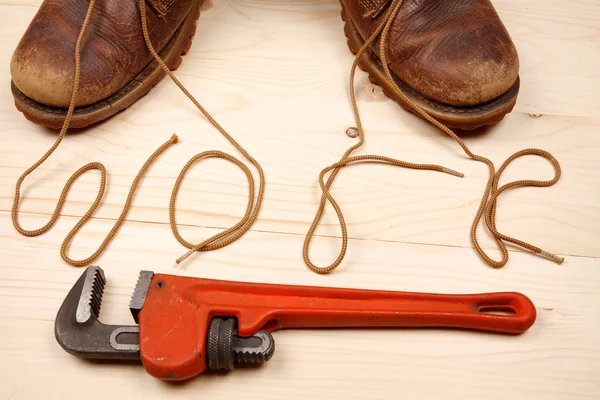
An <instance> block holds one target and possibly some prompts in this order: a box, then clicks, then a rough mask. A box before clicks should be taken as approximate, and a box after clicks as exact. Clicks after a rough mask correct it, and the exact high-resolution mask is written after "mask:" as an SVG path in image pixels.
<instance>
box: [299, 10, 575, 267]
mask: <svg viewBox="0 0 600 400" xmlns="http://www.w3.org/2000/svg"><path fill="white" fill-rule="evenodd" d="M402 2H403V0H393V1H391V2H390V1H387V2H385V3H384V5H385V6H387V5H389V8H388V11H387V13H386V14H385V16H384V17H383V18H382V22H381V23H380V25H379V26H378V27H377V29H376V30H375V31H374V32H373V34H372V35H371V36H370V37H369V39H368V40H367V41H365V43H364V45H363V46H362V47H361V48H360V50H359V51H358V53H357V54H356V57H355V59H354V62H353V64H352V68H351V70H350V100H351V103H352V109H353V112H354V119H355V121H356V128H357V130H358V137H359V141H358V143H357V144H355V145H354V146H352V147H350V148H349V149H348V150H347V151H346V152H345V153H344V155H343V156H342V158H341V159H340V161H339V162H337V163H335V164H333V165H331V166H329V167H327V168H325V169H324V170H323V171H321V174H320V175H319V183H320V186H321V191H322V196H321V201H320V203H319V207H318V209H317V212H316V214H315V218H314V220H313V222H312V224H311V226H310V228H309V230H308V233H307V234H306V237H305V240H304V246H303V249H302V256H303V258H304V262H305V264H306V265H307V267H308V268H309V269H311V270H312V271H314V272H316V273H319V274H327V273H330V272H331V271H333V270H334V269H336V268H337V267H338V266H339V265H340V264H341V263H342V260H343V259H344V256H345V254H346V250H347V248H348V233H347V227H346V222H345V219H344V215H343V213H342V210H341V209H340V207H339V205H338V203H337V202H336V201H335V200H334V198H333V196H332V195H331V193H330V192H329V190H330V189H331V186H332V185H333V182H334V180H335V177H336V176H337V174H338V173H339V171H340V170H341V169H342V168H343V167H345V166H346V165H348V164H351V163H357V162H365V161H378V162H382V163H385V164H390V165H394V166H402V167H408V168H415V169H432V170H437V171H442V172H449V171H452V170H448V169H445V168H443V167H438V166H426V167H423V166H418V167H417V166H416V165H418V164H409V163H406V162H403V161H400V160H396V159H390V158H386V157H381V156H373V155H369V156H357V157H350V155H351V154H352V153H353V152H354V151H355V150H357V149H358V148H360V147H361V146H362V145H363V143H364V141H365V137H364V130H363V126H362V123H361V119H360V113H359V110H358V105H357V102H356V97H355V88H354V77H355V74H356V67H357V66H358V62H359V60H360V58H361V57H362V55H363V54H364V53H365V52H366V51H367V50H368V49H369V46H370V45H371V44H372V43H373V42H375V41H376V40H377V39H379V54H380V57H381V64H382V65H383V69H384V71H385V75H386V78H387V80H388V81H389V82H390V83H391V84H392V86H393V88H392V89H393V92H394V94H395V95H397V96H400V97H402V98H403V100H404V101H406V102H407V103H408V104H409V105H410V106H411V107H412V108H413V109H414V110H415V112H416V113H418V114H419V115H420V116H421V117H423V118H424V119H425V120H427V121H429V122H430V123H432V124H433V125H435V126H436V127H437V128H439V129H440V130H441V131H443V132H444V133H446V134H447V135H448V136H450V137H451V138H452V139H454V140H455V141H456V142H457V143H458V145H459V146H460V147H461V148H462V149H463V151H464V152H465V153H466V154H467V155H468V156H469V157H470V158H471V159H473V160H475V161H479V162H482V163H484V164H486V165H487V166H488V168H489V179H488V182H487V185H486V188H485V191H484V192H483V198H482V200H481V203H480V205H479V209H478V210H477V213H476V214H475V219H474V220H473V224H472V225H471V242H472V243H473V247H474V248H475V250H476V251H477V253H478V254H479V255H480V256H481V258H482V259H483V260H484V261H485V262H486V263H487V264H488V265H490V266H491V267H494V268H501V267H503V266H504V265H506V263H507V262H508V258H509V254H508V250H507V248H506V244H505V242H510V243H513V244H516V245H518V246H520V247H522V248H524V249H526V250H529V251H530V252H532V253H534V254H538V255H540V256H542V257H545V258H548V259H550V260H552V261H554V262H556V263H558V264H562V262H563V261H564V259H563V258H562V257H559V256H557V255H555V254H552V253H549V252H547V251H544V250H542V249H541V248H539V247H537V246H534V245H532V244H529V243H527V242H524V241H522V240H519V239H515V238H513V237H510V236H507V235H504V234H502V233H500V232H498V230H497V228H496V204H497V201H498V197H499V196H500V194H502V193H504V192H505V191H507V190H509V189H514V188H517V187H525V186H536V187H547V186H552V185H554V184H555V183H556V182H557V181H558V180H559V178H560V175H561V168H560V164H559V163H558V161H557V160H556V159H555V158H554V157H553V156H552V155H551V154H550V153H548V152H547V151H544V150H540V149H532V148H529V149H524V150H521V151H518V152H516V153H515V154H513V155H512V156H510V157H509V158H508V159H507V160H506V161H505V162H504V164H502V166H501V167H500V169H499V170H498V171H497V172H496V170H495V167H494V164H493V163H492V161H490V160H489V159H488V158H485V157H482V156H480V155H477V154H475V153H473V152H471V150H470V149H469V148H468V147H467V145H466V144H465V142H464V141H463V140H462V139H461V138H460V137H458V136H457V135H456V134H455V133H454V132H453V131H452V130H451V129H450V128H448V127H447V126H445V125H444V124H442V123H440V122H439V121H438V120H436V119H435V118H434V117H432V116H431V115H429V114H428V113H427V112H426V111H425V110H424V109H422V108H421V107H419V105H417V104H415V103H414V102H413V101H412V100H411V99H410V98H408V97H407V96H406V95H405V94H404V92H403V91H402V90H401V89H400V88H399V87H398V85H397V84H396V82H395V80H394V78H393V77H392V74H391V72H390V69H389V62H388V55H387V43H388V34H389V31H390V28H391V26H392V24H393V22H394V20H395V17H396V15H397V14H398V11H399V10H400V7H401V6H402ZM381 12H382V9H377V10H373V12H371V13H367V14H365V17H372V15H379V14H380V13H381ZM526 155H536V156H539V157H542V158H545V159H547V160H548V161H550V163H551V164H552V166H553V167H554V171H555V176H554V178H553V179H550V180H547V181H539V180H531V179H527V180H518V181H513V182H510V183H507V184H505V185H502V186H500V187H498V184H499V181H500V176H501V175H502V173H503V172H504V170H505V169H506V168H507V167H508V165H509V164H510V163H511V162H512V161H514V160H516V159H517V158H520V157H523V156H526ZM439 168H441V169H439ZM328 172H331V174H330V175H329V178H328V179H327V183H324V182H323V179H324V177H325V175H326V174H327V173H328ZM454 175H459V174H458V173H454ZM459 176H460V175H459ZM328 201H329V203H330V204H331V205H332V206H333V208H334V210H335V212H336V214H337V217H338V220H339V224H340V228H341V232H342V246H341V249H340V252H339V254H338V257H337V259H336V260H335V261H334V262H333V263H331V264H330V265H329V266H327V267H319V266H317V265H315V264H314V263H312V261H311V260H310V255H309V250H310V244H311V241H312V239H313V236H314V233H315V231H316V229H317V227H318V225H319V222H320V221H321V218H322V217H323V212H324V209H325V205H326V204H327V202H328ZM484 214H485V222H486V225H487V227H488V230H489V231H490V233H491V235H492V236H493V237H494V240H495V241H496V243H497V245H498V248H499V249H500V252H501V253H502V259H501V260H499V261H496V260H494V259H492V258H491V257H489V256H488V255H487V254H486V252H485V251H484V250H483V248H482V247H481V246H480V245H479V242H478V240H477V227H478V225H479V222H480V221H481V217H482V216H483V215H484Z"/></svg>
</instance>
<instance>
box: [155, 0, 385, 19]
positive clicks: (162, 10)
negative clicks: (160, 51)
mask: <svg viewBox="0 0 600 400" xmlns="http://www.w3.org/2000/svg"><path fill="white" fill-rule="evenodd" d="M176 1H177V0H146V3H148V4H150V7H152V9H153V10H154V12H155V13H156V15H158V16H159V17H164V16H165V15H166V14H167V12H168V11H169V9H170V8H171V7H173V5H174V4H175V2H176ZM377 1H380V0H377Z"/></svg>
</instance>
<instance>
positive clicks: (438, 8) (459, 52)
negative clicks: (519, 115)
mask: <svg viewBox="0 0 600 400" xmlns="http://www.w3.org/2000/svg"><path fill="white" fill-rule="evenodd" d="M341 3H342V18H343V19H344V20H345V22H346V26H345V33H346V36H347V37H348V46H349V48H350V50H351V51H352V52H353V53H354V54H356V52H357V51H358V50H359V49H360V47H361V46H362V45H363V44H364V43H365V41H366V40H367V39H368V38H369V37H370V36H371V35H372V34H373V33H374V32H375V30H376V28H377V27H378V26H380V25H381V24H382V23H383V22H384V19H385V17H386V12H387V11H388V9H389V8H390V5H391V4H392V0H341ZM390 24H391V25H390V28H389V32H388V37H387V41H386V43H385V50H386V52H387V54H386V55H387V58H388V65H389V68H390V70H391V72H392V75H393V79H394V80H395V81H396V83H397V85H398V86H399V87H400V89H402V91H403V92H404V93H405V94H406V95H407V97H408V98H410V99H411V100H412V101H414V102H415V103H416V104H417V105H419V106H420V107H421V108H423V109H424V110H425V111H427V113H429V114H430V115H431V116H433V117H434V118H435V119H437V120H438V121H440V122H441V123H443V124H445V125H447V126H449V127H451V128H461V129H474V128H477V127H480V126H483V125H491V124H495V123H497V122H499V121H500V120H502V119H503V118H504V116H505V115H506V114H508V113H509V112H510V111H511V110H512V109H513V107H514V105H515V102H516V99H517V94H518V92H519V59H518V56H517V51H516V49H515V46H514V44H513V42H512V40H511V38H510V36H509V34H508V32H507V31H506V28H505V27H504V25H503V24H502V22H501V21H500V18H499V17H498V14H497V13H496V11H495V9H494V7H493V6H492V4H491V3H490V1H489V0H452V1H450V0H404V2H403V3H402V4H401V5H400V9H399V11H398V13H397V14H396V16H395V18H394V20H393V21H390ZM380 40H381V39H380V38H379V39H378V40H377V41H375V42H374V43H372V45H371V46H370V51H367V52H366V53H365V54H364V55H363V56H362V57H361V59H360V61H359V66H360V67H361V68H362V69H364V70H365V71H367V72H368V73H369V78H370V80H371V82H373V83H375V84H378V85H381V86H382V88H383V91H384V93H386V94H387V95H388V96H389V97H391V98H393V99H394V100H396V101H397V102H398V103H399V104H400V105H401V106H403V107H404V108H406V109H407V110H409V111H412V109H411V106H410V105H409V104H407V102H406V100H405V99H403V98H401V97H399V96H397V95H394V91H393V90H392V88H391V86H390V82H389V81H388V80H387V79H386V76H385V73H384V71H383V68H382V65H381V62H380V59H381V57H380V51H379V43H380Z"/></svg>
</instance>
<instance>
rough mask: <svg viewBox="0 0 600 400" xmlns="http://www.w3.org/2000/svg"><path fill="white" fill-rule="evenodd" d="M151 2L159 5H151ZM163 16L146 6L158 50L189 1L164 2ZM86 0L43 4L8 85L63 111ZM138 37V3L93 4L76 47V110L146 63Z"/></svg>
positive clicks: (16, 56)
mask: <svg viewBox="0 0 600 400" xmlns="http://www.w3.org/2000/svg"><path fill="white" fill-rule="evenodd" d="M155 3H161V2H160V1H155ZM168 3H169V7H167V8H165V13H164V14H163V15H158V14H157V12H155V10H154V8H153V7H151V6H149V5H146V14H147V19H148V30H149V33H150V38H151V40H152V43H153V45H154V47H155V48H156V50H157V51H160V49H162V48H163V47H164V46H165V45H166V44H167V42H168V41H169V39H170V38H171V36H172V35H173V34H174V32H175V31H176V30H177V28H178V27H179V25H180V24H181V22H182V21H183V20H184V18H185V16H186V15H187V14H188V13H189V12H190V10H191V7H192V5H193V3H194V0H175V1H169V2H168ZM88 5H89V0H88V1H85V0H45V1H44V2H43V3H42V5H41V7H40V9H39V11H38V12H37V14H36V15H35V17H34V18H33V21H32V22H31V24H30V25H29V27H28V28H27V31H26V32H25V34H24V35H23V38H22V39H21V41H20V42H19V44H18V46H17V49H16V50H15V52H14V54H13V58H12V61H11V75H12V79H13V82H14V83H15V85H16V86H17V88H19V90H20V91H21V92H23V93H24V94H25V95H26V96H28V97H30V98H32V99H33V100H35V101H37V102H40V103H42V104H46V105H49V106H55V107H67V106H68V105H69V101H70V99H71V92H72V89H73V79H74V73H75V58H74V52H75V43H76V41H77V36H78V35H79V32H80V29H81V25H82V24H83V20H84V18H85V14H86V12H87V8H88ZM151 58H152V56H151V55H150V52H149V51H148V49H147V48H146V44H145V42H144V38H143V36H142V26H141V21H140V10H139V1H138V0H96V4H95V6H94V10H93V14H92V18H91V20H90V24H89V26H88V29H87V31H86V33H85V37H84V39H83V43H82V48H81V89H80V91H79V97H78V100H77V103H76V105H77V106H84V105H89V104H92V103H96V102H98V101H101V100H103V99H105V98H107V97H109V96H110V95H112V94H114V93H116V92H117V91H119V90H120V89H121V88H122V87H124V86H125V85H126V84H127V83H129V82H130V81H131V80H132V79H133V78H134V77H135V76H136V75H137V74H138V73H139V72H140V71H141V70H142V69H143V68H144V67H145V66H146V65H147V64H148V63H149V62H150V60H151Z"/></svg>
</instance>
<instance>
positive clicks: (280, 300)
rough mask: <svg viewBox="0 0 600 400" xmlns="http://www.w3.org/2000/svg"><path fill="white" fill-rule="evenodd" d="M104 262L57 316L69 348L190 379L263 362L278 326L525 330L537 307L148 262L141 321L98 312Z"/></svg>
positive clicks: (136, 302) (138, 303)
mask: <svg viewBox="0 0 600 400" xmlns="http://www.w3.org/2000/svg"><path fill="white" fill-rule="evenodd" d="M105 284H106V278H105V276H104V271H103V270H102V269H101V268H99V267H94V266H93V267H88V268H87V269H86V270H85V272H84V273H83V275H82V276H81V277H80V278H79V280H78V281H77V282H76V283H75V285H74V286H73V288H72V289H71V291H70V292H69V294H68V295H67V297H66V299H65V300H64V302H63V304H62V306H61V308H60V310H59V311H58V314H57V316H56V322H55V336H56V339H57V341H58V343H59V344H60V345H61V346H62V347H63V348H64V349H65V350H66V351H67V352H69V353H71V354H73V355H76V356H79V357H83V358H96V359H135V360H141V362H142V364H143V365H144V367H145V368H146V370H147V371H148V373H150V374H151V375H152V376H155V377H157V378H160V379H164V380H184V379H189V378H192V377H193V376H195V375H198V374H200V373H201V372H203V371H205V370H207V369H210V370H231V369H233V368H234V366H235V365H237V364H240V363H264V362H266V361H268V360H269V359H270V358H271V357H272V356H273V353H274V351H275V342H274V340H273V336H272V335H271V332H273V331H276V330H278V329H288V328H292V329H293V328H402V327H410V328H458V329H472V330H480V331H490V332H498V333H509V334H519V333H523V332H525V331H526V330H527V329H529V327H531V326H532V325H533V323H534V322H535V318H536V311H535V306H534V305H533V303H532V302H531V300H529V298H527V297H526V296H524V295H522V294H520V293H513V292H506V293H486V294H467V295H456V294H427V293H409V292H393V291H376V290H359V289H342V288H328V287H311V286H292V285H273V284H260V283H244V282H230V281H221V280H212V279H202V278H190V277H182V276H174V275H164V274H154V273H153V272H150V271H141V272H140V276H139V279H138V282H137V285H136V287H135V290H134V292H133V296H132V299H131V303H130V306H129V308H130V310H131V313H132V315H133V319H134V321H135V322H136V324H137V325H105V324H103V323H101V322H100V321H99V319H98V318H99V315H100V307H101V304H102V293H103V291H104V286H105Z"/></svg>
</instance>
